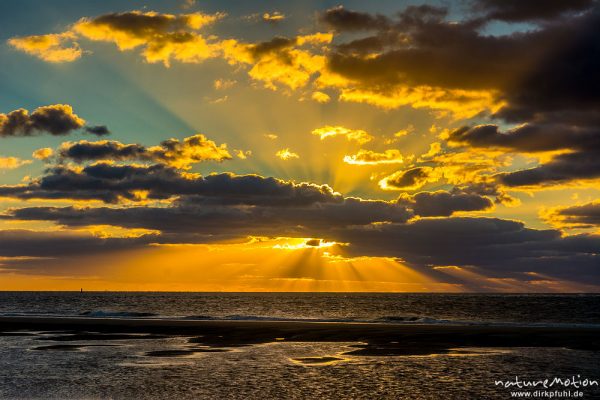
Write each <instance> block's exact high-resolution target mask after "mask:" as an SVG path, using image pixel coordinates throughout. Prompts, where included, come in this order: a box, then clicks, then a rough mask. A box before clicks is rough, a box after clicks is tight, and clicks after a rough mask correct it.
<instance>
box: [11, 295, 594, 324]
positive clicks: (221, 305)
mask: <svg viewBox="0 0 600 400" xmlns="http://www.w3.org/2000/svg"><path fill="white" fill-rule="evenodd" d="M0 315H56V316H62V315H65V316H89V317H116V318H118V317H122V318H130V317H134V318H135V317H140V318H148V317H152V318H195V319H242V320H244V319H248V320H252V319H265V320H279V319H281V320H286V319H291V320H320V321H348V322H350V321H359V322H391V323H394V322H395V323H451V322H462V323H522V324H600V294H421V293H418V294H417V293H407V294H404V293H402V294H390V293H352V294H350V293H165V292H150V293H148V292H135V293H134V292H130V293H128V292H83V293H79V292H0Z"/></svg>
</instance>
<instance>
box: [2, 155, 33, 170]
mask: <svg viewBox="0 0 600 400" xmlns="http://www.w3.org/2000/svg"><path fill="white" fill-rule="evenodd" d="M27 164H31V160H21V159H20V158H17V157H0V169H15V168H19V167H21V166H23V165H27Z"/></svg>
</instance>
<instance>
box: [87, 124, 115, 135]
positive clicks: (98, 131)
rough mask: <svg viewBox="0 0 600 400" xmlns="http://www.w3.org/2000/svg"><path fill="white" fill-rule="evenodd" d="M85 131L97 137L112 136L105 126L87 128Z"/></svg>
mask: <svg viewBox="0 0 600 400" xmlns="http://www.w3.org/2000/svg"><path fill="white" fill-rule="evenodd" d="M85 131H86V132H87V133H91V134H92V135H96V136H105V135H110V131H109V130H108V128H107V127H106V126H105V125H94V126H86V127H85Z"/></svg>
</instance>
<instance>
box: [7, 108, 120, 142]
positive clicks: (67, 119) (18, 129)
mask: <svg viewBox="0 0 600 400" xmlns="http://www.w3.org/2000/svg"><path fill="white" fill-rule="evenodd" d="M84 126H85V120H84V119H82V118H80V117H79V116H78V115H77V114H75V113H74V112H73V108H72V107H71V106H69V105H66V104H54V105H50V106H43V107H38V108H36V109H35V110H34V111H33V112H32V113H29V111H27V110H25V109H23V108H20V109H18V110H15V111H11V112H9V113H8V114H0V137H8V136H32V135H40V134H44V133H49V134H51V135H55V136H60V135H67V134H69V133H71V132H72V131H74V130H77V129H81V128H84ZM84 130H85V131H86V132H88V133H91V134H94V135H104V134H106V133H108V130H106V127H104V129H99V127H92V128H90V127H87V128H85V129H84Z"/></svg>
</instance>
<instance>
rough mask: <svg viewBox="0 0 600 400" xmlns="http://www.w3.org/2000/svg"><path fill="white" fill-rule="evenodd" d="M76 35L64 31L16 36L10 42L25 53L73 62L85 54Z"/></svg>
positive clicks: (57, 61) (47, 59) (60, 61)
mask: <svg viewBox="0 0 600 400" xmlns="http://www.w3.org/2000/svg"><path fill="white" fill-rule="evenodd" d="M75 40H76V35H75V34H74V33H72V32H64V33H57V34H48V35H34V36H24V37H15V38H12V39H9V40H8V44H9V45H11V46H13V47H14V48H15V49H17V50H20V51H22V52H24V53H27V54H29V55H32V56H34V57H37V58H40V59H42V60H44V61H47V62H51V63H62V62H71V61H75V60H77V59H79V58H80V57H81V55H82V54H83V52H82V50H81V48H80V47H79V45H78V44H77V42H75Z"/></svg>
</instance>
